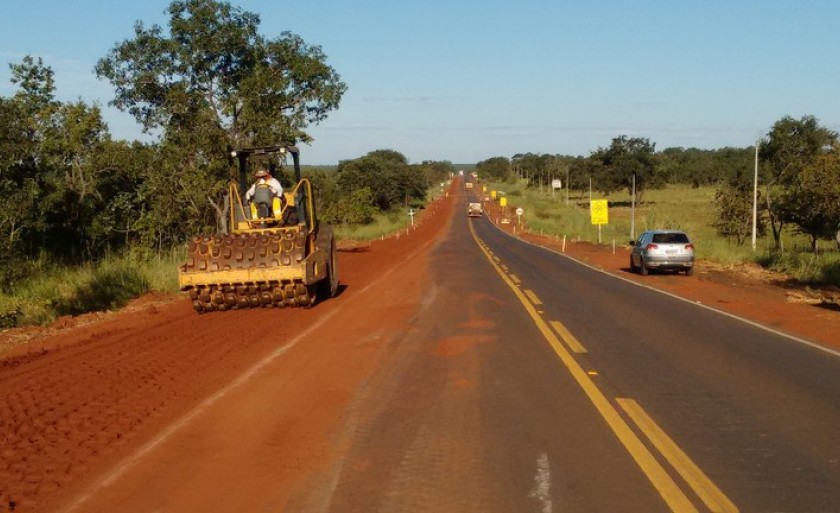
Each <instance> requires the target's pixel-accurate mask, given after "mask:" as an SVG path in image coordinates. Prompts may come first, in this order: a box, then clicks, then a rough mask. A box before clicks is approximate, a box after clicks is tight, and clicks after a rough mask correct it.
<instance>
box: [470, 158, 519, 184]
mask: <svg viewBox="0 0 840 513" xmlns="http://www.w3.org/2000/svg"><path fill="white" fill-rule="evenodd" d="M475 171H476V173H478V175H479V176H480V177H481V178H482V179H484V180H491V181H499V182H503V181H507V180H508V179H510V177H511V174H512V173H511V161H510V160H508V158H507V157H492V158H489V159H487V160H482V161H481V162H479V163H477V164H476V165H475Z"/></svg>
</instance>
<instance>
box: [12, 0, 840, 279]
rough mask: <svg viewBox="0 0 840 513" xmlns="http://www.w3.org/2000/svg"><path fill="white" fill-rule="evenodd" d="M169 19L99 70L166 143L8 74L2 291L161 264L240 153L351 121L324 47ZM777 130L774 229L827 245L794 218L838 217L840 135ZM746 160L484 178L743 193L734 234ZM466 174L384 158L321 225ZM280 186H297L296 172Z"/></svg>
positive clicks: (202, 19) (621, 154)
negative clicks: (323, 124) (113, 126)
mask: <svg viewBox="0 0 840 513" xmlns="http://www.w3.org/2000/svg"><path fill="white" fill-rule="evenodd" d="M167 12H168V14H169V22H168V26H167V27H165V28H164V27H161V26H158V25H152V26H148V27H147V26H145V25H144V24H143V23H142V22H137V24H136V25H135V27H134V37H133V38H132V39H126V40H124V41H122V42H119V43H117V44H115V46H114V47H113V48H112V49H111V50H110V51H109V52H108V53H107V54H106V55H105V56H103V57H102V58H101V59H100V60H99V62H98V63H97V64H96V67H95V70H94V72H95V73H96V75H97V76H98V77H99V78H100V79H102V80H106V81H108V82H109V83H110V84H111V85H112V86H113V88H114V98H113V100H112V101H111V102H110V103H111V104H112V105H114V106H115V107H117V108H119V109H121V110H123V111H125V112H128V113H129V114H131V115H132V116H133V117H134V118H135V120H136V121H137V122H138V123H139V124H140V125H141V126H142V127H143V129H144V130H145V131H151V132H153V133H155V134H157V136H158V138H157V140H156V141H155V142H152V143H141V142H136V141H135V142H130V141H124V140H115V139H114V138H113V137H112V136H111V134H110V132H109V130H108V126H107V124H106V123H105V121H104V119H103V116H102V111H101V108H100V107H99V106H98V105H95V104H94V105H89V104H87V103H85V102H83V101H81V100H78V101H70V102H60V101H57V100H56V95H55V92H56V84H55V80H54V74H53V71H52V69H51V68H50V67H49V66H48V65H46V64H44V62H43V61H42V59H40V58H34V57H30V56H27V57H25V58H24V59H22V61H21V62H18V63H12V64H10V68H11V71H12V79H11V80H12V83H13V84H14V85H15V86H16V91H15V92H14V93H13V94H12V95H11V96H9V97H0V199H2V201H0V290H9V289H11V288H13V287H14V285H15V284H16V283H18V282H20V281H21V280H23V279H25V278H26V277H28V276H30V275H32V274H33V273H35V272H36V271H37V268H38V266H39V265H41V264H42V263H44V262H48V263H49V262H59V263H62V264H69V265H74V264H79V263H86V262H92V261H97V260H99V259H102V258H103V257H106V256H108V255H113V254H121V253H125V252H129V251H131V252H136V253H139V254H153V253H155V252H157V253H160V252H163V251H166V250H168V249H170V248H173V247H177V246H178V245H180V244H183V242H184V241H185V240H187V239H188V238H189V237H191V236H194V235H198V234H206V233H213V232H215V231H217V230H218V229H219V228H220V227H221V226H222V225H223V223H222V222H221V221H220V220H221V219H222V216H224V205H225V204H226V194H227V190H228V189H227V184H228V182H229V181H230V179H231V178H232V173H233V170H234V169H235V162H234V161H233V157H231V151H232V150H233V149H237V148H243V147H248V146H260V145H269V144H276V143H278V142H285V143H307V142H310V141H311V138H310V136H309V135H308V133H307V130H308V127H309V126H311V125H314V124H317V123H319V122H320V121H322V120H324V119H326V117H327V116H328V115H329V113H331V112H332V111H334V110H336V109H337V108H338V107H339V105H340V102H341V99H342V97H343V95H344V93H345V92H346V90H347V85H346V84H345V83H344V82H343V81H342V80H341V77H340V75H339V74H338V73H337V71H336V70H335V69H333V68H332V67H331V66H330V65H329V64H328V63H327V57H326V55H325V54H324V52H323V50H322V49H321V48H320V47H319V46H317V45H310V44H308V43H307V42H306V41H304V40H303V39H302V38H301V37H300V36H298V35H296V34H293V33H291V32H283V33H281V34H280V35H279V36H277V37H273V38H269V37H266V36H263V35H262V34H260V32H259V25H260V18H259V16H258V15H257V14H254V13H250V12H247V11H244V10H242V9H240V8H237V7H234V6H232V5H230V4H229V3H227V2H222V1H218V0H175V1H172V2H171V4H170V5H169V7H168V9H167ZM777 125H778V134H776V133H775V132H774V131H771V134H770V135H771V136H769V137H768V139H767V144H766V147H765V145H762V161H763V165H762V180H763V181H762V183H765V184H772V186H767V187H765V188H764V189H763V192H762V194H763V196H762V199H763V200H764V201H765V204H766V205H768V207H767V211H766V215H765V216H764V218H766V219H767V221H768V222H769V223H770V225H771V226H772V227H773V230H774V233H776V232H775V230H776V229H778V230H781V229H782V227H783V226H784V225H785V224H790V223H794V224H796V226H812V227H813V228H809V229H813V230H814V233H821V232H819V230H817V228H816V227H822V226H824V225H828V224H831V223H835V228H836V222H837V214H836V207H837V205H836V203H837V202H836V201H835V202H834V204H833V205H829V206H828V207H825V208H823V211H824V216H823V217H819V216H816V215H810V214H803V212H810V210H809V209H806V210H804V211H803V210H801V209H792V208H789V207H788V205H791V204H793V203H791V202H792V201H793V199H794V198H797V199H798V201H800V204H801V205H803V207H811V206H816V205H823V204H824V203H825V202H826V201H829V202H830V201H831V197H828V199H827V200H824V199H820V200H819V201H818V200H817V199H815V198H816V196H815V195H814V191H815V190H816V189H817V187H816V184H831V183H834V184H836V183H837V177H836V175H837V154H838V153H840V152H838V151H836V145H837V135H836V134H835V133H833V132H831V131H828V130H826V129H825V128H823V127H820V126H819V124H818V123H817V122H816V120H815V119H813V118H808V117H806V118H803V119H802V120H792V119H788V118H786V119H784V120H781V121H780V122H779V123H777ZM776 128H777V127H776V125H774V130H775V129H776ZM832 148H833V149H832ZM750 158H751V157H750V155H749V149H732V148H725V149H722V150H696V149H682V148H669V149H666V150H664V151H662V152H656V151H655V149H654V145H653V144H652V143H650V141H648V140H647V139H638V138H627V137H626V136H620V137H618V138H616V139H614V140H613V141H612V143H611V145H610V146H608V147H606V148H598V149H597V150H596V151H594V152H593V153H592V155H590V156H589V157H565V156H552V155H548V156H547V155H532V154H523V155H515V156H514V157H512V158H510V159H508V158H506V157H494V158H491V159H488V160H486V161H483V162H480V163H478V168H479V169H480V170H481V172H482V174H483V175H484V174H486V176H495V177H498V178H500V179H511V178H512V177H513V176H515V175H517V174H518V175H519V176H527V177H528V180H529V183H531V184H532V185H533V186H537V185H539V183H542V181H543V180H545V177H546V176H548V174H547V173H548V171H549V170H552V171H565V172H568V176H569V182H570V185H571V186H572V188H575V189H578V190H582V189H583V188H584V183H585V182H588V179H589V177H592V178H593V182H594V183H596V184H597V187H599V188H600V190H604V191H608V190H619V189H620V188H622V187H627V186H628V185H629V180H630V178H629V176H630V175H628V171H629V170H632V172H635V173H636V176H637V188H638V191H637V193H638V194H639V199H641V198H642V195H643V193H644V190H645V189H646V188H655V187H663V186H664V185H665V184H666V183H675V182H685V183H692V184H696V185H706V184H713V183H715V184H717V183H722V182H723V181H729V182H731V183H732V185H731V186H727V187H726V188H724V189H722V190H725V191H732V192H731V193H727V194H731V199H732V206H731V210H732V211H733V212H734V213H733V214H732V217H733V219H736V220H738V219H740V215H741V214H740V212H741V210H740V207H741V206H742V203H743V201H742V200H743V197H742V196H743V195H742V194H741V192H742V190H741V185H742V184H744V183H747V181H748V173H746V172H744V173H741V171H739V169H740V170H744V171H745V170H747V169H749V168H750V167H749V161H750ZM304 163H305V156H304ZM455 170H456V168H455V166H453V164H452V163H451V162H447V161H427V162H422V163H420V164H409V163H408V161H407V159H406V157H405V156H404V155H402V154H401V153H399V152H397V151H394V150H390V149H377V150H374V151H371V152H369V153H367V154H365V155H363V156H360V157H358V158H355V159H350V160H347V161H342V162H341V163H339V165H338V166H337V167H335V168H332V169H326V168H318V167H308V166H307V167H306V170H305V174H306V175H307V176H308V177H309V179H310V180H311V181H312V183H313V186H314V190H315V193H316V207H317V209H318V211H319V213H320V215H321V217H322V219H324V220H326V221H328V222H331V223H338V224H342V223H344V224H364V223H368V222H370V221H371V220H372V219H373V218H374V216H375V215H376V214H377V213H378V212H387V211H389V210H392V209H397V208H406V207H412V206H413V207H417V206H422V204H423V202H424V201H425V198H426V193H427V191H428V190H429V188H430V187H431V186H435V185H436V184H438V183H439V182H442V181H444V180H445V179H446V178H448V177H449V176H450V175H451V174H453V173H454V172H455ZM514 170H515V171H514ZM279 178H280V180H281V182H284V185H285V186H292V185H293V183H292V180H293V178H292V176H291V173H290V172H288V171H285V172H281V175H280V177H279ZM831 180H834V181H833V182H832V181H831ZM739 184H740V185H739ZM586 186H588V183H587V184H586ZM836 189H837V188H836V186H835V190H834V192H836ZM808 194H811V196H808ZM806 198H810V199H809V200H807V201H806ZM721 201H723V200H721ZM809 223H810V224H809ZM726 229H729V228H726ZM731 230H736V228H731ZM732 233H734V232H732Z"/></svg>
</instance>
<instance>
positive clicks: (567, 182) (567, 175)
mask: <svg viewBox="0 0 840 513" xmlns="http://www.w3.org/2000/svg"><path fill="white" fill-rule="evenodd" d="M569 167H571V166H570V165H569V164H566V205H568V204H569Z"/></svg>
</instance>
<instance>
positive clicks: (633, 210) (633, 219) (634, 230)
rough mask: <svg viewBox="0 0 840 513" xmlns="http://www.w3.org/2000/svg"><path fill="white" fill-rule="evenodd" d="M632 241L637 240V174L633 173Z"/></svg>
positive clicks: (631, 204)
mask: <svg viewBox="0 0 840 513" xmlns="http://www.w3.org/2000/svg"><path fill="white" fill-rule="evenodd" d="M630 240H636V173H633V193H632V197H631V198H630Z"/></svg>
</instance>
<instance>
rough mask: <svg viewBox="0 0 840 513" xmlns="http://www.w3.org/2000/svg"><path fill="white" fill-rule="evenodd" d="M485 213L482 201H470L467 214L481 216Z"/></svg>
mask: <svg viewBox="0 0 840 513" xmlns="http://www.w3.org/2000/svg"><path fill="white" fill-rule="evenodd" d="M482 214H484V209H483V208H481V203H470V206H469V207H468V208H467V215H468V216H470V217H481V216H482Z"/></svg>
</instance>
